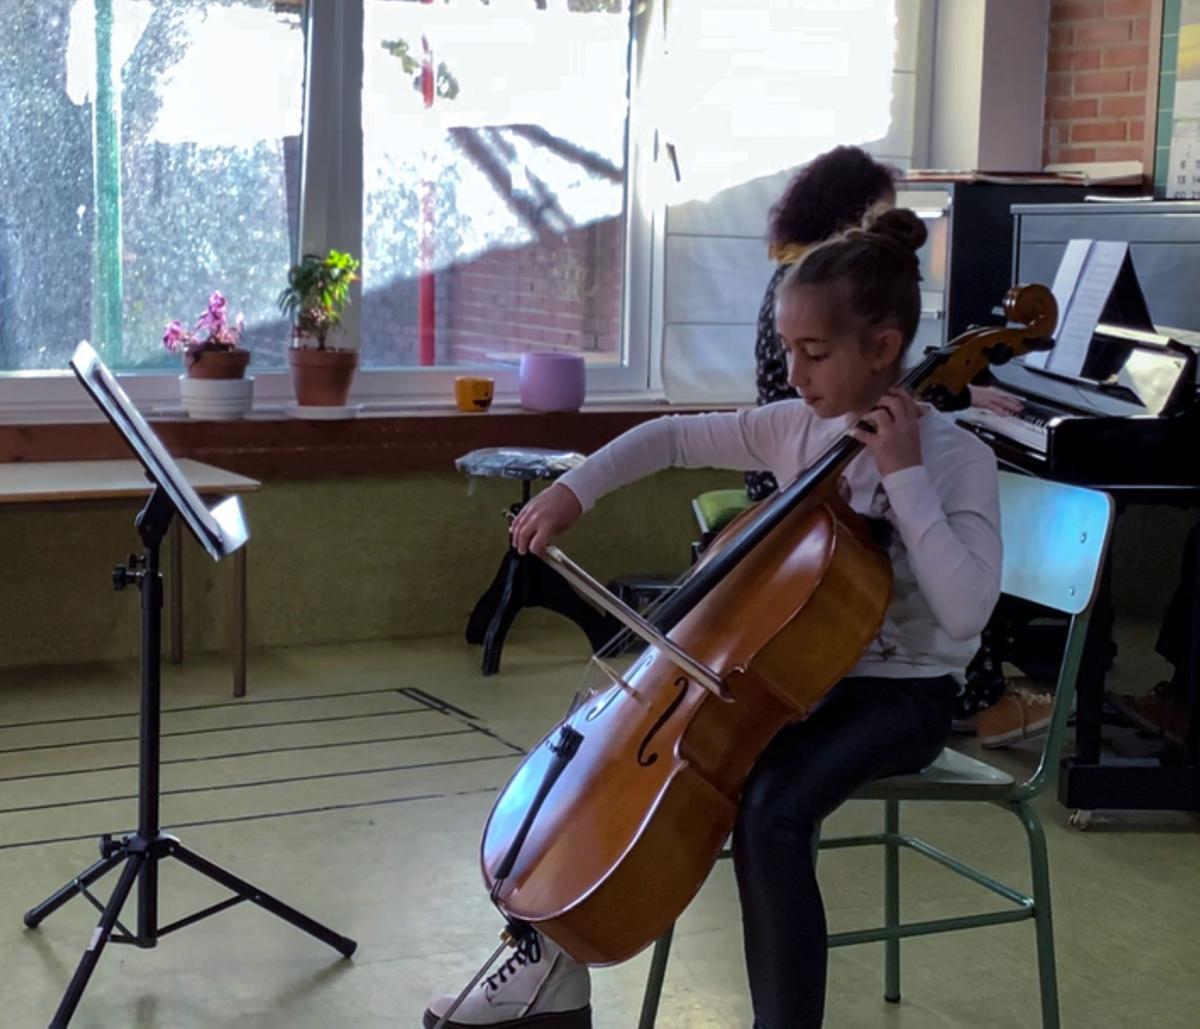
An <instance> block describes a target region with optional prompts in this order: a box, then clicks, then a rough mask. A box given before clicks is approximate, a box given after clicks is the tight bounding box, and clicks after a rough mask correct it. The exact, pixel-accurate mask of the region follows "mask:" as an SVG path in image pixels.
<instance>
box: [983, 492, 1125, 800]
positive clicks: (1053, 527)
mask: <svg viewBox="0 0 1200 1029" xmlns="http://www.w3.org/2000/svg"><path fill="white" fill-rule="evenodd" d="M1112 523H1113V501H1112V497H1110V496H1109V495H1108V494H1107V493H1100V492H1098V491H1096V490H1090V489H1085V488H1083V487H1082V486H1068V485H1066V484H1065V483H1061V482H1047V481H1046V480H1044V479H1034V478H1031V477H1030V476H1027V475H1015V474H1012V473H1010V472H1002V473H1001V474H1000V531H1001V535H1002V536H1003V539H1004V565H1003V571H1002V573H1001V589H1002V590H1003V591H1004V592H1005V593H1007V594H1009V595H1010V596H1013V597H1020V598H1022V599H1023V600H1031V601H1033V602H1035V603H1037V604H1041V605H1042V606H1044V607H1048V608H1052V609H1053V610H1055V611H1061V612H1062V613H1064V614H1069V615H1070V616H1071V624H1070V629H1069V631H1068V632H1067V642H1066V647H1065V648H1064V652H1063V657H1062V663H1061V665H1060V667H1059V673H1058V683H1057V685H1056V687H1055V694H1054V709H1053V713H1052V715H1051V719H1050V728H1049V731H1048V732H1047V734H1046V742H1045V746H1044V747H1043V748H1042V756H1041V760H1040V761H1039V762H1038V767H1037V770H1036V771H1035V772H1034V774H1033V775H1032V776H1030V778H1029V779H1028V780H1027V781H1026V782H1024V783H1023V784H1021V785H1020V786H1019V787H1017V793H1018V795H1023V796H1025V797H1031V796H1033V795H1035V794H1037V793H1039V792H1041V790H1042V789H1043V787H1044V786H1045V785H1046V782H1047V780H1048V778H1049V776H1050V774H1051V773H1052V772H1053V770H1054V769H1055V768H1057V767H1058V758H1059V752H1060V751H1061V750H1062V741H1063V737H1064V736H1065V735H1066V729H1067V717H1068V716H1069V715H1070V713H1071V702H1072V701H1073V700H1074V697H1075V680H1076V678H1077V677H1078V675H1079V667H1080V662H1081V659H1082V657H1083V645H1084V641H1085V639H1086V638H1087V627H1088V621H1089V618H1090V615H1091V609H1092V602H1093V601H1094V600H1095V598H1096V589H1097V587H1098V585H1099V583H1100V575H1101V572H1102V570H1103V568H1104V558H1105V554H1106V553H1107V550H1108V541H1109V536H1110V535H1111V533H1112Z"/></svg>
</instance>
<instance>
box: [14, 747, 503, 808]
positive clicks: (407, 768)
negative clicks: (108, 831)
mask: <svg viewBox="0 0 1200 1029" xmlns="http://www.w3.org/2000/svg"><path fill="white" fill-rule="evenodd" d="M512 758H513V755H512V754H481V755H479V756H476V757H457V758H450V759H448V760H446V761H414V762H413V763H412V764H407V765H388V766H387V767H385V768H352V769H348V770H347V771H344V772H319V773H314V774H313V775H288V776H284V777H282V778H279V779H253V780H251V781H250V782H227V783H212V784H209V785H207V786H181V787H180V788H179V789H174V790H162V791H161V792H160V794H159V795H160V796H162V797H182V796H186V795H188V794H191V793H223V792H224V791H226V790H252V789H255V788H257V787H259V786H288V785H292V784H294V783H300V782H320V781H322V780H326V779H349V778H352V777H354V776H360V775H363V776H365V775H384V774H386V773H388V772H411V771H414V770H416V769H418V768H446V767H448V766H450V765H473V764H481V763H483V762H485V761H510V760H512ZM137 799H138V795H137V794H136V793H119V794H115V795H113V796H110V797H85V798H83V799H82V800H64V801H59V802H58V803H55V804H26V805H23V806H21V807H5V808H0V815H27V814H30V813H31V812H34V811H53V810H55V809H57V808H67V809H70V808H77V807H88V806H90V805H92V804H116V803H120V802H121V801H124V800H137Z"/></svg>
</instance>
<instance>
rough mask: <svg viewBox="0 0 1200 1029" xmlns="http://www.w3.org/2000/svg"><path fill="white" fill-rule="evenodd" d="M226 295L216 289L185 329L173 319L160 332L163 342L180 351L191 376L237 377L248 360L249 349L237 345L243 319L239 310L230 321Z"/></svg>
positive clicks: (242, 326) (196, 377) (240, 374)
mask: <svg viewBox="0 0 1200 1029" xmlns="http://www.w3.org/2000/svg"><path fill="white" fill-rule="evenodd" d="M227 306H228V303H227V301H226V300H225V297H224V296H223V295H222V294H221V293H220V292H219V291H216V292H214V293H213V295H212V296H210V297H209V298H208V309H207V310H206V311H205V312H204V313H203V314H202V315H201V316H200V318H199V320H198V321H197V322H196V324H195V325H194V326H193V327H192V328H191V329H188V328H187V327H186V326H185V325H184V324H183V322H181V321H178V320H176V321H173V322H171V324H170V325H168V326H167V328H166V331H165V332H163V340H162V341H163V346H164V347H166V348H167V349H168V350H169V351H171V353H173V354H179V353H182V354H183V364H184V368H185V369H186V370H187V372H186V374H187V376H188V378H191V379H240V378H242V377H243V376H245V374H246V366H247V365H248V364H249V363H250V351H249V350H244V349H242V347H241V346H240V345H239V344H240V343H241V341H242V332H243V331H244V329H245V326H246V320H245V319H244V318H243V317H242V316H241V314H239V315H238V316H237V320H236V321H235V322H234V323H233V324H232V325H230V324H229V321H228V318H227V315H226V313H225V309H226V307H227Z"/></svg>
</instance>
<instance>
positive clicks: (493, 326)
mask: <svg viewBox="0 0 1200 1029" xmlns="http://www.w3.org/2000/svg"><path fill="white" fill-rule="evenodd" d="M624 6H625V5H623V4H621V3H607V2H602V3H596V2H594V0H592V2H584V3H559V4H554V5H545V4H544V5H542V9H539V7H538V5H536V4H534V3H532V2H529V0H522V2H520V3H492V4H488V5H487V6H486V7H485V6H483V5H481V4H480V2H479V0H458V2H455V3H450V4H444V3H443V4H435V5H427V4H419V3H409V2H404V0H399V2H397V0H367V3H366V7H365V25H364V33H363V56H364V62H363V63H364V68H363V96H362V127H363V151H364V153H363V205H364V207H363V248H362V254H363V268H364V272H363V286H362V289H363V302H362V315H361V317H362V360H363V363H364V364H365V365H366V366H367V367H383V368H388V367H397V366H406V365H422V366H439V365H440V366H446V365H475V366H479V365H493V364H496V363H497V362H500V363H504V362H508V363H511V362H512V361H513V359H514V358H515V357H516V356H518V355H519V354H521V353H525V352H528V351H537V350H544V349H555V350H574V351H581V352H582V353H584V354H585V356H586V357H587V358H588V360H589V361H591V362H595V363H603V364H610V365H611V364H616V363H619V362H620V361H621V359H622V354H621V347H620V342H621V331H620V329H621V326H620V319H621V295H622V285H623V283H622V279H623V274H622V270H623V261H624V240H625V172H626V163H625V151H626V132H627V121H628V107H629V102H628V93H629V49H630V48H629V25H630V23H629V17H628V14H627V13H626V12H625V11H623V10H622V8H623V7H624ZM423 86H425V87H426V88H424V89H423V88H422V87H423Z"/></svg>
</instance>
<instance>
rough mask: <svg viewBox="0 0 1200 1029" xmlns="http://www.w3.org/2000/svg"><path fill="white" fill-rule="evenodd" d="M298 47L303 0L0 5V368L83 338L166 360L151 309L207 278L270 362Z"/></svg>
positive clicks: (184, 309) (292, 191) (288, 235)
mask: <svg viewBox="0 0 1200 1029" xmlns="http://www.w3.org/2000/svg"><path fill="white" fill-rule="evenodd" d="M31 40H36V41H37V45H30V41H31ZM303 57H304V46H303V33H302V31H301V24H300V16H299V10H298V8H291V9H289V8H288V7H287V6H286V5H281V4H277V3H273V2H270V0H233V2H230V0H155V2H154V3H150V2H147V0H50V2H47V0H5V2H4V4H3V5H0V92H2V93H3V95H4V96H6V97H10V98H17V100H16V102H15V103H8V102H6V104H5V105H4V107H3V108H2V109H0V182H3V183H4V184H5V187H4V189H3V190H2V191H0V371H12V370H24V371H40V370H44V369H62V368H64V367H65V365H66V362H67V359H68V357H69V356H70V354H71V351H72V350H73V349H74V346H75V344H76V343H77V342H78V341H79V340H80V339H85V338H86V339H91V340H92V342H93V344H94V345H95V346H96V347H97V349H98V350H99V351H100V352H101V354H102V355H103V356H104V358H105V359H106V360H107V361H108V362H109V363H110V364H111V365H112V366H113V367H115V368H118V369H122V370H139V371H146V370H162V371H166V370H170V371H173V372H176V374H177V371H176V370H177V368H178V359H177V358H175V357H174V356H173V355H171V354H169V353H167V352H166V351H165V350H164V349H163V347H162V344H161V337H162V331H163V326H164V325H165V324H166V322H167V321H169V320H171V319H172V318H180V319H185V320H190V319H194V318H195V317H197V316H198V315H199V313H200V312H201V311H202V310H203V309H204V307H205V302H206V300H207V297H208V294H209V292H210V291H211V290H214V289H220V290H221V291H223V292H224V293H225V294H226V295H227V296H228V298H229V302H230V304H231V306H232V308H233V310H234V311H239V310H240V311H242V312H244V314H245V318H246V323H247V336H246V341H247V345H248V346H249V347H250V348H251V349H252V350H253V352H254V355H255V366H256V367H263V366H268V365H270V364H272V363H273V364H275V365H277V366H282V363H283V356H284V354H283V348H284V347H285V346H286V342H287V339H288V327H287V325H286V324H285V322H284V320H283V318H282V317H281V316H280V315H279V312H278V311H277V309H276V307H275V299H276V297H277V296H278V293H279V290H280V278H281V272H280V269H281V268H286V266H287V263H288V261H289V256H290V254H291V252H292V250H293V244H292V239H293V238H294V237H295V234H296V219H297V213H298V196H299V190H298V183H299V138H300V111H301V93H302V79H303Z"/></svg>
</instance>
